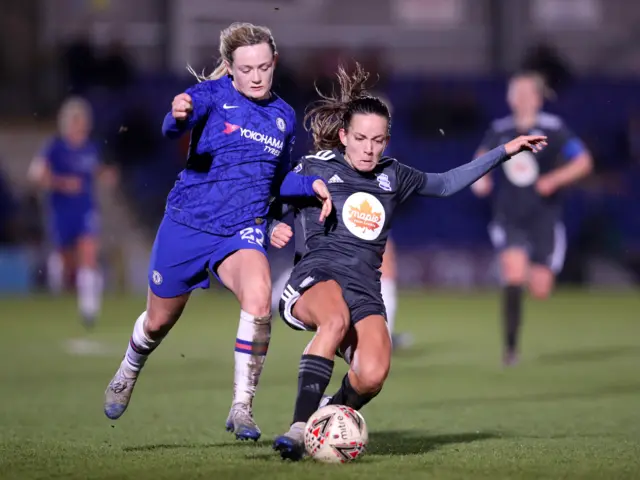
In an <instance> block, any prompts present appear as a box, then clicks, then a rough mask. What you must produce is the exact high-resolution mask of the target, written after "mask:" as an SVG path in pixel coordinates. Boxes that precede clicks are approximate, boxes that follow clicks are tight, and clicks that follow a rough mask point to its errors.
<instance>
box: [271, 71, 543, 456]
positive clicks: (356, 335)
mask: <svg viewBox="0 0 640 480" xmlns="http://www.w3.org/2000/svg"><path fill="white" fill-rule="evenodd" d="M368 76H369V75H368V73H366V72H364V71H363V70H362V68H361V67H360V66H359V65H357V66H356V71H355V73H354V74H353V75H352V76H349V75H348V74H347V73H346V72H345V71H344V69H340V70H339V71H338V80H339V83H340V89H339V92H338V93H337V95H336V96H330V97H326V96H322V99H321V101H320V102H319V103H318V104H317V105H316V106H314V108H312V109H311V110H310V111H309V112H308V113H307V116H306V119H305V120H306V123H307V125H308V128H309V129H310V130H311V132H312V134H313V139H314V146H315V148H317V149H318V150H319V151H318V152H317V153H315V154H312V155H308V156H306V157H304V158H303V159H302V160H301V161H300V163H299V164H298V166H297V167H296V170H298V171H299V172H300V173H302V174H304V175H318V176H321V177H322V178H325V179H326V180H327V185H328V187H329V192H330V194H331V197H332V199H333V206H334V209H333V212H332V214H331V215H330V216H329V217H328V218H327V220H326V222H325V223H321V222H319V221H318V212H319V210H318V208H317V206H316V205H314V204H310V203H302V204H299V205H296V209H297V219H298V220H299V223H300V226H301V227H302V230H303V234H304V235H303V236H304V240H305V249H304V254H303V256H302V258H301V259H300V261H299V262H298V263H297V264H296V265H295V267H294V269H293V272H292V274H291V278H290V279H289V282H288V284H287V286H286V287H285V289H284V293H283V294H282V298H281V301H280V314H281V317H282V318H283V319H284V321H285V322H286V323H287V324H288V325H289V326H291V327H292V328H294V329H297V330H308V331H314V332H316V333H315V335H314V337H313V338H312V340H311V341H310V342H309V344H308V345H307V347H306V349H305V351H304V353H303V355H302V358H301V360H300V367H299V374H298V395H297V398H296V402H295V409H294V415H293V422H292V424H291V427H290V429H289V430H288V431H287V432H286V433H285V434H284V435H281V436H279V437H277V438H276V439H275V442H274V448H275V449H276V450H277V451H279V452H280V454H281V456H282V457H283V458H288V459H292V460H298V459H300V458H302V456H303V454H304V426H305V423H306V422H307V420H308V419H309V418H310V417H311V415H312V414H313V412H315V411H316V410H317V409H318V407H319V406H320V404H321V401H322V400H323V395H324V392H325V390H326V388H327V386H328V384H329V381H330V379H331V375H332V372H333V366H334V357H335V355H336V352H337V351H339V353H340V356H342V357H343V358H344V359H345V360H346V361H347V363H348V364H349V365H350V369H349V372H348V373H347V375H345V377H344V379H343V381H342V386H341V388H340V389H339V390H338V392H337V393H336V394H334V395H333V396H332V397H331V398H328V399H325V402H327V403H331V404H338V405H346V406H349V407H351V408H354V409H356V410H358V409H360V408H362V407H363V406H364V405H366V404H367V403H368V402H369V401H370V400H371V399H372V398H374V397H375V396H376V395H377V394H378V393H379V392H380V390H381V389H382V385H383V383H384V381H385V379H386V377H387V374H388V372H389V367H390V359H391V339H390V336H389V331H388V329H387V324H386V318H385V317H386V312H385V307H384V303H383V300H382V294H381V288H380V275H381V273H380V266H381V263H382V255H383V253H384V249H385V244H386V243H387V239H388V235H389V231H390V229H391V225H392V222H391V220H392V217H393V213H394V210H395V208H396V207H397V206H398V205H399V204H401V203H402V202H404V201H405V200H407V199H408V198H409V197H410V196H411V195H413V194H418V195H424V196H437V197H446V196H449V195H453V194H454V193H456V192H458V191H459V190H461V189H463V188H465V187H466V186H468V185H470V184H471V183H473V182H475V181H476V180H477V179H478V178H480V177H481V176H483V175H485V174H486V173H487V172H489V171H490V170H491V169H493V168H494V167H496V166H498V165H500V164H501V163H503V162H504V161H505V160H507V159H508V158H509V157H510V156H512V155H515V154H517V153H519V152H521V151H525V150H530V151H537V150H539V149H541V148H542V147H543V146H544V145H546V138H545V137H544V136H526V137H519V138H517V139H515V140H512V141H510V142H508V143H506V144H505V145H500V146H498V147H496V148H494V149H493V150H491V151H489V152H487V153H486V154H485V155H483V156H481V157H479V158H477V159H476V160H474V161H472V162H470V163H468V164H466V165H462V166H461V167H458V168H455V169H453V170H450V171H448V172H445V173H423V172H420V171H418V170H415V169H413V168H411V167H408V166H406V165H403V164H401V163H400V162H398V161H397V160H395V159H393V158H389V157H382V153H383V152H384V149H385V147H386V144H387V142H388V140H389V134H390V126H391V115H390V113H389V109H388V107H387V106H386V104H385V103H384V102H382V101H381V100H380V99H379V98H377V97H373V96H370V95H368V94H367V92H366V90H365V83H366V81H367V78H368ZM277 228H278V226H276V227H275V228H274V235H276V233H275V229H277ZM283 228H284V229H285V230H286V229H288V228H289V227H288V226H286V227H283Z"/></svg>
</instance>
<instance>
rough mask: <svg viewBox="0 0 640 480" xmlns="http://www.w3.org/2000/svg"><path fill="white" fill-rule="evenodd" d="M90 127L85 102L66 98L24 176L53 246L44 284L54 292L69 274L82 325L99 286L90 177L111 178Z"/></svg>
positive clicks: (94, 309)
mask: <svg viewBox="0 0 640 480" xmlns="http://www.w3.org/2000/svg"><path fill="white" fill-rule="evenodd" d="M91 130H92V112H91V107H90V106H89V104H88V103H87V102H86V101H85V100H83V99H82V98H79V97H72V98H69V99H67V100H66V101H65V102H64V103H63V104H62V106H61V108H60V110H59V113H58V135H57V136H55V137H54V138H53V139H52V140H51V141H50V142H49V143H48V144H47V146H46V147H45V148H44V149H43V150H42V152H40V154H39V155H38V156H36V157H35V158H34V160H33V162H32V164H31V166H30V169H29V178H30V180H31V181H33V182H34V183H35V184H36V186H37V187H38V188H40V189H41V190H42V191H43V192H44V194H45V198H46V209H45V211H46V214H47V219H46V222H47V229H48V231H49V234H50V239H51V243H52V244H53V247H54V249H55V250H54V252H52V253H51V254H50V256H49V261H48V268H47V270H48V276H49V285H50V287H51V289H52V290H53V291H54V292H56V293H59V292H60V291H62V290H63V288H64V287H65V286H68V285H69V284H70V283H71V282H72V279H73V277H74V275H75V281H76V288H77V295H78V309H79V311H80V316H81V319H82V322H83V324H84V325H85V326H86V327H92V326H93V325H94V323H95V321H96V318H97V316H98V313H99V312H100V304H101V298H102V288H103V279H102V273H101V271H100V266H99V261H98V256H99V249H100V243H99V220H100V216H99V211H98V204H97V200H96V196H95V178H96V176H98V175H100V176H101V177H102V178H103V179H106V180H107V181H108V182H109V183H110V184H113V182H114V181H115V176H114V175H115V172H114V170H113V169H111V168H107V167H104V166H103V165H102V164H101V163H100V158H99V153H98V148H97V147H96V145H95V143H94V142H93V141H92V140H91V139H90V135H91Z"/></svg>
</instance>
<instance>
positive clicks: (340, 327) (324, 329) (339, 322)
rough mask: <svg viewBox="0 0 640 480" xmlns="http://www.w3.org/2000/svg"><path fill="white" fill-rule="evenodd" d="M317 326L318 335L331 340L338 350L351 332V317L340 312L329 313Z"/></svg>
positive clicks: (319, 320)
mask: <svg viewBox="0 0 640 480" xmlns="http://www.w3.org/2000/svg"><path fill="white" fill-rule="evenodd" d="M317 325H318V335H322V336H323V337H325V338H331V339H332V340H333V341H334V342H335V344H336V348H337V347H338V346H339V345H340V343H342V340H343V339H344V338H345V336H346V335H347V332H348V331H349V315H348V313H347V312H341V311H339V310H336V311H333V312H328V313H326V314H324V315H323V316H322V319H318V321H317Z"/></svg>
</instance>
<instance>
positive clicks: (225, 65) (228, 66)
mask: <svg viewBox="0 0 640 480" xmlns="http://www.w3.org/2000/svg"><path fill="white" fill-rule="evenodd" d="M222 63H224V68H226V69H227V75H229V76H231V77H233V72H232V71H231V64H230V63H229V62H228V61H226V60H223V61H222Z"/></svg>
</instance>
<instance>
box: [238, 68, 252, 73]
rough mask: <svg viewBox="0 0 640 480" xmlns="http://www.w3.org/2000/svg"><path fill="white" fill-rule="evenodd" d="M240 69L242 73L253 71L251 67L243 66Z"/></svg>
mask: <svg viewBox="0 0 640 480" xmlns="http://www.w3.org/2000/svg"><path fill="white" fill-rule="evenodd" d="M240 71H241V72H242V73H249V72H251V69H250V68H241V69H240Z"/></svg>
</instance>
